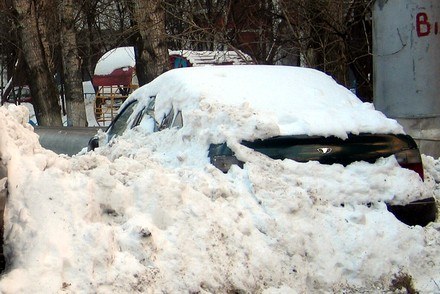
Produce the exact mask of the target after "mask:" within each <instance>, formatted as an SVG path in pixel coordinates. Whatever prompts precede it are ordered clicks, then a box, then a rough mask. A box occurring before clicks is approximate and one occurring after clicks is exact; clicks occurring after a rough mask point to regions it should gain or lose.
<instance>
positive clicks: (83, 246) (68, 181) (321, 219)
mask: <svg viewBox="0 0 440 294" xmlns="http://www.w3.org/2000/svg"><path fill="white" fill-rule="evenodd" d="M25 117H26V110H25V109H24V108H21V107H11V108H10V109H9V110H8V109H5V108H4V107H2V108H0V138H1V141H0V147H1V149H0V151H1V160H2V161H3V162H4V163H6V164H7V166H8V185H9V198H8V203H7V212H6V215H5V253H6V257H7V259H8V261H9V267H8V270H7V272H6V273H4V275H3V276H2V277H1V279H0V291H1V292H2V293H29V292H32V293H130V292H170V293H178V292H203V293H219V292H223V293H224V292H252V293H286V292H289V293H313V292H343V291H345V292H353V293H355V292H359V291H364V292H365V291H389V290H393V289H395V288H393V287H395V286H396V282H395V278H396V277H402V276H406V275H407V276H409V277H410V278H411V279H412V282H413V286H414V288H415V289H417V290H419V291H421V292H422V293H434V292H438V290H439V288H438V285H439V284H440V274H439V273H440V259H439V258H440V224H439V223H438V222H436V223H432V224H430V225H428V226H427V227H425V228H421V227H408V226H406V225H404V224H402V223H401V222H399V221H397V220H396V219H395V217H394V216H393V215H392V214H391V213H389V212H388V211H387V209H386V205H385V204H384V201H389V200H393V199H394V201H397V202H406V201H409V200H410V199H411V196H410V195H409V194H414V193H428V194H429V193H432V192H433V190H435V191H438V183H439V179H440V164H439V163H438V161H437V160H434V159H432V158H428V157H426V158H424V159H425V160H426V161H427V162H428V164H427V170H426V172H427V181H426V182H425V183H423V182H421V181H420V180H417V176H416V175H415V174H414V173H412V172H410V171H406V170H403V169H401V168H399V167H398V166H397V164H396V162H395V160H394V159H393V158H384V159H381V160H380V161H379V162H378V163H376V164H367V163H362V162H359V163H355V164H352V165H350V166H348V167H347V168H343V167H342V166H340V165H332V166H323V165H320V164H317V163H315V162H310V163H296V162H293V161H291V160H284V161H274V160H270V159H267V158H265V157H263V156H259V155H258V154H256V153H254V152H250V151H248V150H247V151H246V150H238V149H237V150H238V151H239V152H240V156H243V157H245V158H246V159H247V163H246V164H245V166H244V168H243V169H240V168H238V167H234V168H232V169H231V170H230V172H229V173H227V174H223V173H221V172H220V171H219V170H217V169H216V168H214V167H213V166H212V165H211V164H210V163H209V160H208V159H207V149H206V145H204V144H205V143H204V142H203V141H197V140H189V139H188V138H187V137H186V135H185V134H184V133H183V132H179V131H176V130H172V129H171V130H167V131H164V132H159V133H154V134H150V135H146V134H144V133H142V132H140V131H139V130H132V131H129V132H127V133H126V134H125V135H123V136H121V137H119V138H117V139H116V140H114V141H113V142H112V144H111V146H106V147H102V148H99V149H97V150H96V152H90V153H87V154H84V155H81V156H74V157H72V158H69V157H66V156H58V155H56V154H54V153H52V152H50V151H47V150H44V149H42V148H41V147H40V146H39V144H38V140H37V137H36V135H35V134H34V133H33V132H32V128H31V127H30V126H29V125H28V124H27V123H26V120H25ZM435 195H436V197H438V192H436V194H435ZM366 202H368V203H369V205H366ZM342 204H343V205H342ZM393 280H394V282H393ZM393 284H394V286H393Z"/></svg>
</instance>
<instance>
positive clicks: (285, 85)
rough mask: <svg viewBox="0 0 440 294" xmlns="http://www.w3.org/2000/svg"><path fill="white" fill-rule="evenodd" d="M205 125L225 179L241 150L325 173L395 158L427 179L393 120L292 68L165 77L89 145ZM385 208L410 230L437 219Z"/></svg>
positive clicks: (214, 69)
mask: <svg viewBox="0 0 440 294" xmlns="http://www.w3.org/2000/svg"><path fill="white" fill-rule="evenodd" d="M202 113H203V114H204V115H202ZM201 125H203V126H205V125H211V126H212V129H215V130H216V133H215V132H214V133H215V134H211V135H209V136H208V135H207V137H206V138H205V139H206V140H208V141H209V142H208V143H209V150H208V156H209V159H210V162H211V163H212V164H213V165H214V166H215V167H217V168H218V169H220V170H221V171H223V172H224V173H227V172H228V170H229V169H230V167H231V166H232V165H238V166H239V167H242V166H243V164H244V162H242V161H241V160H240V158H239V156H236V155H235V154H234V151H233V150H232V148H230V147H231V143H232V142H238V143H239V144H241V145H244V146H246V147H248V148H250V149H253V150H255V151H256V152H259V153H262V154H264V155H266V156H268V157H270V158H272V159H275V160H284V159H291V160H294V161H297V162H309V161H317V162H319V163H321V164H325V165H332V164H342V165H344V166H347V165H349V164H351V163H353V162H358V161H363V162H368V163H375V162H376V161H377V160H378V159H379V158H387V157H391V156H394V157H395V159H396V160H397V162H398V163H399V165H400V166H401V167H402V168H407V169H410V170H412V171H414V172H416V173H418V174H419V176H420V178H422V179H423V164H422V160H421V155H420V152H419V149H418V147H417V145H416V143H415V142H414V140H413V139H412V138H411V137H410V136H409V135H407V134H405V133H404V131H403V128H402V127H401V126H400V125H399V124H398V123H397V122H396V121H395V120H392V119H389V118H387V117H385V115H383V114H382V113H381V112H379V111H377V110H375V109H374V107H373V105H372V104H371V103H363V102H362V101H360V100H359V99H358V98H357V97H356V96H355V95H354V94H353V93H351V92H350V91H349V90H348V89H346V88H344V87H343V86H341V85H339V84H337V83H336V82H335V81H334V80H333V79H332V78H331V77H329V76H327V75H326V74H324V73H322V72H319V71H317V70H313V69H306V68H299V67H290V66H262V65H245V66H211V67H196V68H182V69H175V70H171V71H169V72H166V73H164V74H162V75H161V76H159V77H158V78H156V79H155V80H154V81H152V82H151V83H149V84H147V85H145V86H143V87H141V88H139V89H138V90H136V91H135V92H134V93H133V94H132V95H131V96H130V97H129V98H128V99H127V100H126V101H125V102H124V104H123V105H122V107H121V109H120V111H119V114H118V115H117V117H116V118H115V119H114V120H113V122H112V123H111V124H110V126H109V127H108V129H107V130H106V132H105V135H104V136H101V137H100V138H98V137H94V138H92V139H91V140H90V142H89V150H93V149H95V148H97V147H98V146H99V145H100V144H101V145H102V144H107V143H109V142H111V140H112V139H113V138H115V137H117V136H120V135H122V134H123V133H124V132H125V131H126V130H129V129H133V128H140V129H142V130H144V131H146V132H149V133H153V132H157V131H161V130H164V129H168V128H181V129H184V128H185V127H186V128H187V129H188V128H189V129H191V130H197V129H198V128H200V126H201ZM231 129H234V130H235V131H234V132H230V131H229V130H231ZM193 135H195V136H197V134H194V132H193ZM199 136H204V134H199ZM387 207H388V210H389V211H391V212H392V213H393V214H394V215H395V216H396V217H397V218H398V219H399V220H400V221H402V222H403V223H405V224H407V225H421V226H424V225H427V224H428V223H429V222H431V221H434V220H435V218H436V214H437V208H436V203H435V199H434V198H433V197H427V198H426V197H425V199H417V200H414V201H412V202H411V203H409V204H402V205H395V204H393V205H391V204H390V205H387Z"/></svg>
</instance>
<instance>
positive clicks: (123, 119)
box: [107, 100, 138, 140]
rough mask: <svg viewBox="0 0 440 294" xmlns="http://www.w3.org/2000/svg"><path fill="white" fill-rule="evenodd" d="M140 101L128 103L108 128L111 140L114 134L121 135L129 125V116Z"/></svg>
mask: <svg viewBox="0 0 440 294" xmlns="http://www.w3.org/2000/svg"><path fill="white" fill-rule="evenodd" d="M137 103H138V101H137V100H134V101H133V102H131V103H130V104H128V105H127V106H126V107H125V108H124V109H122V110H121V112H120V113H119V114H118V115H117V116H116V118H115V120H114V121H113V122H112V123H111V125H110V126H109V128H108V130H107V135H108V138H109V140H110V139H111V138H113V137H114V136H120V135H122V133H124V131H125V130H126V129H127V127H128V123H129V121H128V120H129V118H130V116H131V115H132V114H133V111H134V108H135V106H136V105H137Z"/></svg>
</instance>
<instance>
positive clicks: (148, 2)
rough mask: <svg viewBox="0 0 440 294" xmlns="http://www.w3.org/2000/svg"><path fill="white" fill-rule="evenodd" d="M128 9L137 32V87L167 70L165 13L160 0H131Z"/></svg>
mask: <svg viewBox="0 0 440 294" xmlns="http://www.w3.org/2000/svg"><path fill="white" fill-rule="evenodd" d="M130 8H131V13H132V20H133V25H134V26H135V27H136V29H137V31H138V35H137V38H136V41H135V54H136V74H137V77H138V80H139V85H143V84H146V83H148V82H150V81H152V80H153V79H154V78H156V77H157V76H159V75H160V74H162V73H163V72H165V71H167V70H168V69H169V56H168V44H167V38H166V34H165V11H164V9H163V6H162V1H161V0H131V5H130Z"/></svg>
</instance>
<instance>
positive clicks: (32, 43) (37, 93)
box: [12, 0, 62, 126]
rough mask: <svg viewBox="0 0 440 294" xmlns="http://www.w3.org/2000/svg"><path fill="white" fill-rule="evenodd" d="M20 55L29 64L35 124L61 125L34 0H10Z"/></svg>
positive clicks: (56, 95)
mask: <svg viewBox="0 0 440 294" xmlns="http://www.w3.org/2000/svg"><path fill="white" fill-rule="evenodd" d="M12 2H13V6H14V10H15V14H16V22H17V23H16V24H17V32H18V36H19V39H20V41H21V47H22V50H23V57H24V59H25V61H26V64H27V67H28V69H29V70H28V76H29V87H30V90H31V95H32V101H33V105H34V109H35V115H36V118H37V121H38V124H39V125H41V126H61V125H62V122H61V113H60V106H59V103H58V90H57V87H56V84H55V81H54V79H53V77H52V75H51V72H50V70H49V67H48V64H47V61H46V56H45V54H44V49H43V47H42V43H41V39H40V31H39V29H38V20H37V14H36V12H37V11H36V2H35V1H29V0H13V1H12Z"/></svg>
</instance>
